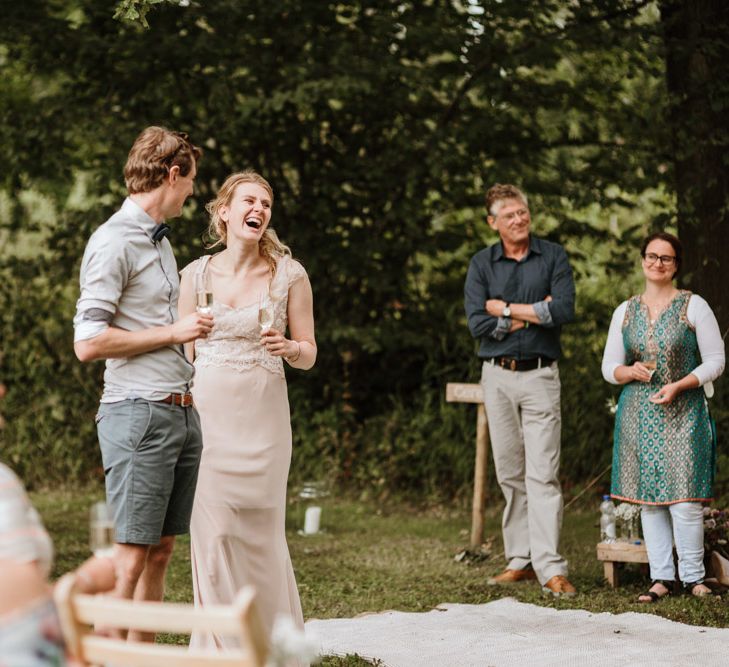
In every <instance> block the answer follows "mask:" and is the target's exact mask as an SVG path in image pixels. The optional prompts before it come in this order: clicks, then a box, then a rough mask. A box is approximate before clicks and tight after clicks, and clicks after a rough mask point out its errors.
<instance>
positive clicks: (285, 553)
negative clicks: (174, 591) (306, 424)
mask: <svg viewBox="0 0 729 667" xmlns="http://www.w3.org/2000/svg"><path fill="white" fill-rule="evenodd" d="M208 260H209V256H206V257H202V258H200V259H199V260H197V261H195V262H192V263H191V264H190V265H189V266H187V267H186V268H185V269H184V271H193V272H201V271H204V270H206V268H207V262H208ZM305 275H306V274H305V271H304V268H303V267H302V266H301V264H299V263H298V262H296V261H295V260H293V259H291V258H290V257H288V256H285V257H283V258H282V259H281V260H279V262H278V264H277V268H276V275H275V276H274V278H273V280H272V281H271V285H270V296H271V297H272V299H273V302H274V311H275V318H274V327H275V328H277V329H278V330H279V331H285V330H286V322H287V315H286V313H287V304H288V291H289V287H290V286H291V285H293V284H294V282H296V281H297V280H300V279H301V278H303V277H304V276H305ZM213 315H214V317H215V326H214V327H213V330H212V332H211V333H210V335H209V336H208V338H207V339H204V340H203V339H200V340H197V341H196V343H195V378H194V385H193V388H192V393H193V396H194V400H195V405H196V407H197V409H198V411H199V413H200V420H201V424H202V433H203V453H202V459H201V461H200V473H199V477H198V483H197V491H196V493H195V504H194V506H193V512H192V522H191V527H190V537H191V552H192V554H191V555H192V582H193V591H194V595H195V605H196V606H197V605H203V606H204V605H217V604H230V603H231V602H232V601H233V599H234V597H235V595H236V594H237V592H238V591H239V590H240V589H241V587H242V586H244V585H247V584H251V585H253V586H254V587H255V589H256V592H257V598H258V607H259V611H260V612H261V617H262V621H263V624H264V627H265V629H266V630H267V632H269V633H270V631H271V629H272V627H273V623H274V620H275V618H276V616H278V615H279V614H285V615H288V616H290V617H291V618H292V619H293V620H294V622H295V624H296V625H297V626H299V627H300V628H301V629H303V627H304V620H303V615H302V613H301V603H300V601H299V593H298V591H297V589H296V580H295V578H294V571H293V567H292V565H291V558H290V557H289V550H288V545H287V543H286V535H285V530H284V529H285V525H284V521H285V513H286V482H287V478H288V474H289V465H290V462H291V419H290V414H289V400H288V393H287V389H286V378H285V376H284V368H283V361H282V359H281V357H277V356H272V355H271V354H269V353H268V351H267V350H266V349H265V348H264V347H263V346H262V345H261V343H260V329H259V326H258V303H257V302H256V303H253V304H250V305H249V306H245V307H242V308H231V307H230V306H227V305H226V304H222V303H217V302H214V304H213ZM232 641H233V640H231V639H229V638H226V637H219V636H216V635H212V634H202V633H198V634H194V635H193V636H192V637H191V639H190V646H194V647H212V646H216V647H218V648H226V647H228V646H232Z"/></svg>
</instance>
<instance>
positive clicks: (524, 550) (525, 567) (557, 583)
mask: <svg viewBox="0 0 729 667" xmlns="http://www.w3.org/2000/svg"><path fill="white" fill-rule="evenodd" d="M486 209H487V213H488V223H489V225H490V226H491V228H492V229H494V230H496V231H497V232H498V233H499V237H500V239H501V240H500V241H499V242H498V243H495V244H494V245H492V246H489V247H488V248H484V249H483V250H481V251H479V252H478V253H476V254H475V255H474V256H473V258H472V259H471V264H470V266H469V268H468V275H467V277H466V285H465V307H466V315H467V317H468V327H469V329H470V331H471V334H472V335H473V336H474V338H477V339H478V340H479V342H480V346H479V352H478V355H479V357H480V358H481V359H483V369H482V374H481V385H482V387H483V393H484V403H485V405H486V412H487V415H488V421H489V432H490V434H491V442H492V445H491V446H492V450H493V455H494V463H495V466H496V476H497V479H498V481H499V485H500V486H501V490H502V492H503V494H504V498H505V500H506V507H505V509H504V515H503V521H502V529H503V537H504V553H505V555H506V558H507V560H508V564H507V568H506V570H504V572H502V573H501V574H499V575H497V576H495V577H493V578H491V579H490V580H489V583H491V584H509V583H515V582H518V581H528V580H533V579H538V580H539V582H540V583H541V584H542V586H543V587H544V590H545V591H547V592H550V593H552V594H554V595H555V596H561V595H565V596H571V595H574V594H575V588H574V586H573V585H572V584H571V583H570V582H569V581H568V580H567V577H566V575H567V561H565V559H564V558H562V556H561V555H560V554H559V551H558V549H559V535H560V530H561V527H562V507H563V503H562V491H561V488H560V484H559V479H558V472H559V455H560V438H561V413H560V382H559V369H558V367H557V360H558V359H559V357H560V356H561V347H560V343H559V336H560V330H561V326H562V325H563V324H566V323H568V322H571V321H572V320H573V319H574V302H575V287H574V282H573V280H572V270H571V269H570V265H569V262H568V260H567V254H566V253H565V251H564V249H563V248H562V246H560V245H558V244H556V243H552V242H550V241H545V240H543V239H539V238H536V237H534V236H532V234H531V230H530V228H531V216H530V213H529V206H528V203H527V198H526V196H525V195H524V193H523V192H521V190H519V189H518V188H517V187H515V186H513V185H501V184H496V185H494V186H493V187H492V188H490V189H489V190H488V192H487V193H486Z"/></svg>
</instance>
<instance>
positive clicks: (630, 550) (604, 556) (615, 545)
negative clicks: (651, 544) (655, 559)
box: [597, 540, 648, 588]
mask: <svg viewBox="0 0 729 667" xmlns="http://www.w3.org/2000/svg"><path fill="white" fill-rule="evenodd" d="M636 541H637V540H636ZM597 560H601V561H602V562H603V563H602V565H603V568H604V571H605V579H607V582H608V583H609V584H610V586H611V587H612V588H616V587H617V586H618V571H617V568H616V567H615V564H616V563H647V562H648V552H647V551H646V548H645V542H644V541H643V540H640V543H639V544H634V543H633V542H599V543H598V545H597Z"/></svg>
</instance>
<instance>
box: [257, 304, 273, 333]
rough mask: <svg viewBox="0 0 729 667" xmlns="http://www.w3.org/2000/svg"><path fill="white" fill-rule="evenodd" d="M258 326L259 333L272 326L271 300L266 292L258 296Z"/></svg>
mask: <svg viewBox="0 0 729 667" xmlns="http://www.w3.org/2000/svg"><path fill="white" fill-rule="evenodd" d="M258 326H260V327H261V333H263V332H264V331H266V330H267V329H270V328H271V327H272V326H273V301H271V299H270V298H269V296H268V294H261V296H260V297H259V298H258Z"/></svg>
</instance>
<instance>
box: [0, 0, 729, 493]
mask: <svg viewBox="0 0 729 667" xmlns="http://www.w3.org/2000/svg"><path fill="white" fill-rule="evenodd" d="M152 5H154V7H152ZM150 9H152V11H149V10H150ZM115 10H116V11H117V13H118V17H119V19H126V20H119V19H115V18H114V12H115ZM2 14H3V22H2V24H0V119H2V123H1V124H0V163H2V164H3V166H4V168H3V170H2V172H0V243H2V250H1V251H0V283H1V284H2V291H0V327H1V329H0V330H1V332H2V352H3V356H2V368H1V370H0V373H1V375H0V378H2V380H3V381H4V382H5V383H6V384H7V387H8V394H7V397H6V399H5V401H4V402H3V403H2V405H1V406H0V408H1V409H2V412H3V414H4V416H5V418H6V420H7V423H8V425H7V427H6V428H5V429H4V430H2V431H0V438H1V439H2V440H1V443H0V446H1V447H2V450H1V451H0V456H2V458H4V459H6V460H9V461H11V462H12V463H13V464H14V466H15V467H16V468H17V469H19V472H20V474H21V475H22V476H23V478H24V479H25V480H26V481H27V482H28V483H30V484H34V483H35V484H38V483H54V482H71V483H75V482H80V481H83V480H85V479H88V478H89V477H99V476H100V475H101V471H100V470H99V457H98V454H97V445H96V437H95V430H94V422H93V416H94V414H95V410H96V404H97V401H98V396H99V392H100V387H101V374H102V367H101V364H91V365H87V366H82V365H81V364H80V363H79V362H77V360H76V359H75V357H74V355H73V351H72V326H71V320H72V317H73V313H74V303H75V299H76V298H77V275H78V266H79V262H80V258H81V255H82V253H83V248H84V246H85V243H86V240H87V238H88V236H89V235H90V233H91V232H92V231H93V229H94V228H95V227H97V226H98V225H99V224H100V223H101V222H103V221H104V220H105V219H106V217H108V216H109V215H110V214H111V213H112V212H113V211H114V210H115V209H116V208H117V207H118V206H119V204H120V202H121V200H122V198H123V196H124V189H123V180H122V177H121V170H122V167H123V164H124V161H125V159H126V153H127V151H128V149H129V147H130V146H131V143H132V142H133V140H134V137H135V136H136V135H137V134H138V132H139V131H140V130H141V129H142V128H143V127H145V126H146V125H149V124H162V125H165V126H168V127H171V128H173V129H180V130H184V131H187V132H189V133H190V135H191V137H192V139H193V141H195V142H196V143H198V144H199V145H202V146H203V147H204V149H205V156H204V159H203V161H202V162H201V164H200V165H199V172H198V173H199V176H198V180H197V182H198V185H197V192H196V194H195V196H194V198H193V201H192V203H191V204H189V205H188V207H187V208H186V210H185V213H184V215H183V217H182V218H181V219H179V220H176V221H174V223H173V224H174V237H173V238H172V241H173V245H174V247H175V249H176V253H177V257H178V263H179V265H180V267H182V266H184V265H185V264H186V263H187V261H189V260H190V259H192V258H194V257H196V256H198V255H200V254H201V253H202V252H204V249H203V244H202V241H201V236H202V233H203V230H204V228H205V224H206V220H205V214H204V209H203V206H204V203H205V202H206V201H208V200H209V199H210V198H211V197H212V194H213V193H214V192H215V190H216V187H217V186H218V185H219V184H220V183H221V182H222V180H223V179H224V178H225V176H226V175H227V174H229V173H230V172H232V171H236V170H240V169H243V168H249V167H251V168H254V169H256V170H258V171H260V172H261V173H262V174H264V175H265V176H266V177H267V178H268V179H269V180H270V181H271V182H272V184H273V186H274V189H275V190H276V202H275V206H274V217H273V224H274V226H275V227H276V229H277V231H278V232H279V234H280V236H281V237H282V238H283V239H284V241H285V242H286V243H287V244H289V245H290V246H291V247H292V248H293V250H294V254H295V256H296V257H297V258H299V259H300V260H301V261H302V262H303V264H304V265H305V267H306V268H307V270H308V272H309V275H310V277H311V280H312V284H313V287H314V294H315V300H316V303H315V309H316V313H315V314H316V321H317V340H318V344H319V360H318V363H317V366H316V367H315V369H314V370H313V371H311V372H309V373H305V374H304V373H297V372H295V371H292V372H291V373H290V374H289V386H290V396H291V404H292V410H293V426H294V434H295V453H294V461H293V465H292V478H293V480H294V481H297V480H301V479H304V478H309V477H324V478H327V479H329V480H330V481H331V482H335V483H338V484H340V485H342V486H344V487H348V488H353V489H356V490H358V491H362V492H366V493H377V494H386V493H391V492H399V493H402V492H405V493H415V494H428V495H434V496H442V497H452V496H454V495H459V494H462V493H464V492H465V491H466V490H467V489H468V487H469V485H470V480H471V478H472V473H473V440H474V437H475V416H474V413H473V411H472V408H471V407H468V406H465V405H450V404H446V403H445V398H444V394H445V384H446V382H448V381H476V380H477V378H478V375H479V367H478V360H477V359H476V357H475V344H474V342H473V341H472V340H471V339H470V336H469V334H468V331H467V328H466V325H465V318H464V316H463V312H462V284H463V279H464V276H465V270H466V267H467V263H468V260H469V258H470V256H471V255H472V254H473V253H474V252H476V251H477V250H478V249H480V248H481V247H482V246H483V245H484V244H486V243H492V242H494V240H495V238H494V236H493V235H492V233H491V232H490V231H489V230H488V228H487V226H486V224H485V220H484V211H483V206H482V197H483V192H484V190H485V188H486V187H488V185H490V184H491V183H493V182H495V181H500V182H516V183H518V184H520V185H521V186H522V187H523V188H524V189H525V190H526V191H527V192H528V193H529V194H530V204H531V208H532V211H533V218H534V220H535V232H536V233H537V234H539V235H542V236H545V237H547V238H550V239H553V240H556V241H558V242H560V243H563V244H564V245H565V246H566V247H567V249H568V252H569V254H570V257H571V260H572V263H573V268H574V270H575V274H576V278H577V289H578V304H577V311H578V318H577V322H576V323H575V324H573V325H570V326H569V327H568V328H566V329H565V332H564V340H563V343H564V349H565V358H564V360H563V362H562V363H561V373H562V383H563V415H564V419H563V423H564V428H563V456H562V461H563V464H562V471H563V476H564V479H565V482H566V483H567V484H568V485H570V486H579V485H582V484H584V483H585V482H586V481H587V480H588V479H590V478H591V477H593V476H594V475H596V474H597V473H598V472H600V471H602V470H603V469H604V468H605V466H606V465H607V464H608V463H609V459H610V450H611V433H612V416H611V415H610V414H609V412H608V410H607V408H606V401H607V400H608V399H609V398H610V397H611V396H614V395H615V391H614V389H613V388H612V387H610V386H609V385H607V384H606V383H605V382H604V381H603V380H602V377H601V374H600V368H599V367H600V358H601V354H602V347H603V344H604V339H605V336H606V333H607V328H608V324H609V320H610V315H611V313H612V310H613V308H614V307H615V306H617V305H618V303H619V302H620V301H621V300H622V299H624V298H625V297H627V296H628V295H630V294H631V293H633V292H634V291H635V290H636V289H638V288H639V285H640V280H639V275H638V273H637V269H638V264H637V261H636V260H637V256H638V245H639V240H640V238H641V237H642V236H643V235H644V234H645V233H646V232H647V231H649V230H651V229H653V228H667V229H675V227H676V200H675V194H674V190H673V181H672V178H673V171H672V170H673V162H672V153H671V149H670V146H671V134H672V126H671V123H670V119H669V118H668V109H669V102H670V100H669V96H668V93H667V90H666V85H665V72H664V68H665V52H664V42H663V39H662V32H661V21H660V13H659V8H658V6H657V4H656V3H655V2H629V1H627V0H592V1H585V2H579V3H565V2H562V1H557V0H546V1H540V2H537V1H536V0H503V1H501V2H496V1H489V2H486V1H484V2H478V1H477V0H469V1H458V0H448V1H446V0H423V1H422V2H392V1H390V0H369V1H361V2H327V3H325V2H315V1H313V0H312V1H306V0H280V1H278V2H275V3H263V2H253V1H247V0H245V1H244V0H215V1H211V2H195V1H194V0H192V1H191V2H183V3H173V2H159V1H155V0H146V1H143V0H125V1H124V2H120V3H117V4H115V3H111V2H100V1H98V0H55V1H50V0H46V1H42V0H27V1H26V2H23V3H17V2H9V1H8V0H3V2H2ZM144 21H148V22H149V26H150V27H149V28H148V29H147V28H145V27H144V25H143V23H144ZM721 389H722V388H721V386H720V388H719V392H718V397H717V399H715V401H714V403H715V405H716V414H717V416H718V418H719V422H720V437H721V434H722V433H723V432H724V429H723V428H722V422H725V421H727V419H729V417H725V414H726V407H725V406H726V405H727V403H726V398H725V392H722V390H721ZM241 400H244V397H241ZM604 482H605V483H607V477H605V478H604Z"/></svg>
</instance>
